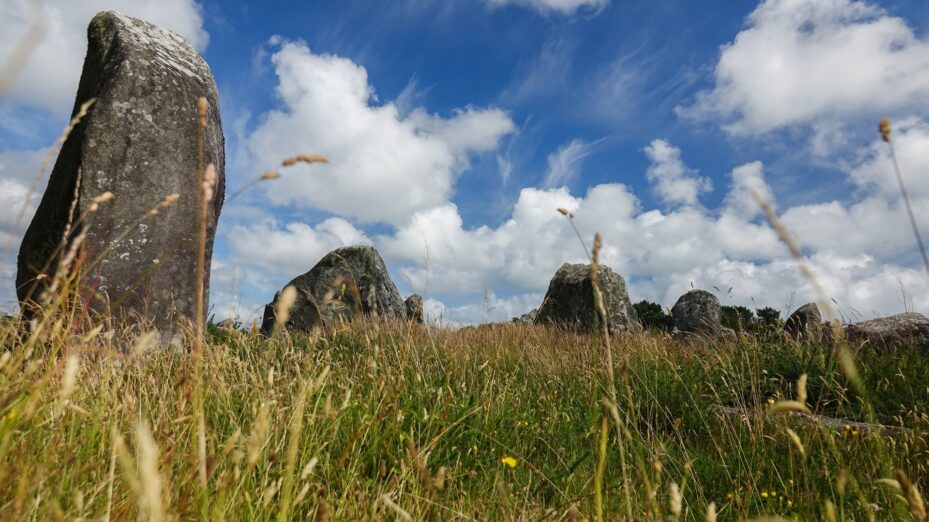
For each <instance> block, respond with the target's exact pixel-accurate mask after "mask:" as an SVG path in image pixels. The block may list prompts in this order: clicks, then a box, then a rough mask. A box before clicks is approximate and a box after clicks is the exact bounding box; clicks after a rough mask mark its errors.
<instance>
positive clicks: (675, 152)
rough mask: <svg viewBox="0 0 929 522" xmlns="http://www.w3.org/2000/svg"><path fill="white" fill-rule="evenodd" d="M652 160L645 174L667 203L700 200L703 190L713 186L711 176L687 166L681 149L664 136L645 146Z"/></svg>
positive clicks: (697, 203)
mask: <svg viewBox="0 0 929 522" xmlns="http://www.w3.org/2000/svg"><path fill="white" fill-rule="evenodd" d="M645 154H646V155H647V156H648V159H650V160H651V162H652V164H651V166H649V167H648V171H647V172H646V173H645V177H646V178H648V181H649V182H650V183H651V184H652V185H653V187H654V190H655V193H656V194H657V195H658V196H659V197H660V198H661V199H662V200H663V201H664V202H665V203H667V204H668V205H690V206H697V205H699V204H700V202H699V197H700V194H702V193H704V192H708V191H709V190H711V189H712V188H713V183H712V181H711V180H710V178H704V177H701V176H699V175H698V174H697V172H696V171H694V170H692V169H690V168H688V167H687V166H686V165H684V162H683V161H682V160H681V149H679V148H677V147H675V146H673V145H671V144H670V143H668V142H667V141H665V140H654V141H652V142H651V144H650V145H649V146H647V147H645Z"/></svg>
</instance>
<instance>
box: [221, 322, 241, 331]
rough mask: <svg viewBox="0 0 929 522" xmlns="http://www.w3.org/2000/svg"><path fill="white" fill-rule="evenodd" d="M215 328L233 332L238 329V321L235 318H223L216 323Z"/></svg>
mask: <svg viewBox="0 0 929 522" xmlns="http://www.w3.org/2000/svg"><path fill="white" fill-rule="evenodd" d="M216 328H218V329H220V330H224V331H227V332H234V331H236V330H238V329H239V322H238V321H236V320H235V319H223V320H222V321H220V322H218V323H217V324H216Z"/></svg>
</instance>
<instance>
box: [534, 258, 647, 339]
mask: <svg viewBox="0 0 929 522" xmlns="http://www.w3.org/2000/svg"><path fill="white" fill-rule="evenodd" d="M597 278H598V279H599V281H600V291H601V293H602V294H603V299H604V303H603V305H604V308H605V309H606V315H607V319H608V321H609V325H608V326H609V328H610V330H612V331H614V332H618V331H623V330H630V329H637V328H638V325H639V322H638V318H637V317H636V314H635V310H634V309H633V308H632V303H631V302H629V293H628V292H627V290H626V280H625V279H623V276H621V275H619V274H617V273H616V272H614V271H613V270H612V269H611V268H610V267H608V266H605V265H600V266H599V267H597ZM594 314H595V310H594V295H593V285H591V283H590V265H583V264H578V265H570V264H567V263H565V264H563V265H561V268H559V269H558V272H556V273H555V276H554V277H552V280H551V282H550V283H549V285H548V291H547V292H546V293H545V298H544V299H543V300H542V306H540V307H539V311H538V312H537V314H536V317H535V322H536V324H555V325H558V326H562V327H567V328H574V329H578V330H581V331H591V330H592V329H593V326H594Z"/></svg>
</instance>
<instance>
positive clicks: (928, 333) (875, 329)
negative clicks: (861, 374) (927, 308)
mask: <svg viewBox="0 0 929 522" xmlns="http://www.w3.org/2000/svg"><path fill="white" fill-rule="evenodd" d="M845 336H846V338H847V339H848V341H849V342H850V343H862V342H865V341H867V342H868V343H869V344H870V345H871V346H874V347H876V348H889V347H901V346H902V347H908V346H914V347H917V348H920V349H923V350H929V318H926V316H924V315H923V314H918V313H915V312H907V313H904V314H897V315H891V316H889V317H881V318H878V319H872V320H870V321H862V322H860V323H855V324H850V325H848V326H846V327H845Z"/></svg>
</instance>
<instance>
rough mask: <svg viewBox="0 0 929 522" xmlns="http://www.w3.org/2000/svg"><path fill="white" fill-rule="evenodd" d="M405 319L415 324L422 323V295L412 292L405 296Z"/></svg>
mask: <svg viewBox="0 0 929 522" xmlns="http://www.w3.org/2000/svg"><path fill="white" fill-rule="evenodd" d="M404 304H405V305H406V319H407V321H412V322H414V323H417V324H423V322H424V319H423V296H421V295H419V294H413V295H411V296H410V297H407V298H406V301H405V302H404Z"/></svg>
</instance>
